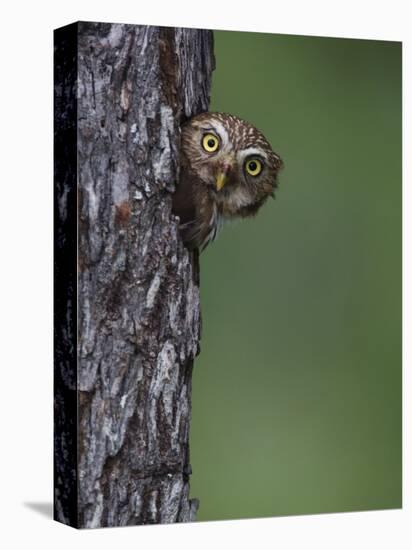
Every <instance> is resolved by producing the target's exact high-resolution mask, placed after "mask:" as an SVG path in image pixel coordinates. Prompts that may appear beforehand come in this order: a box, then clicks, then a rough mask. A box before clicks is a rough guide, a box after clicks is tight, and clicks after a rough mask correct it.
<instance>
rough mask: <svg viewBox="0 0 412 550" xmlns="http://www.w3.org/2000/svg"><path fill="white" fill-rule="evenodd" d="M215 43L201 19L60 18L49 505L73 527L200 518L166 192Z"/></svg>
mask: <svg viewBox="0 0 412 550" xmlns="http://www.w3.org/2000/svg"><path fill="white" fill-rule="evenodd" d="M212 50H213V36H212V33H211V31H203V30H194V29H193V30H192V29H178V28H159V27H147V26H136V25H120V24H106V23H83V22H80V23H76V24H74V25H70V26H68V27H63V28H62V29H59V30H57V31H56V32H55V319H56V332H55V518H56V519H57V520H58V521H61V522H63V523H67V524H70V525H73V526H76V527H81V528H82V527H104V526H117V525H135V524H144V523H169V522H181V521H191V520H193V519H195V512H196V509H197V501H195V500H190V499H189V475H190V473H191V468H190V464H189V422H190V415H191V376H192V366H193V360H194V358H195V356H196V355H197V353H198V352H199V337H200V304H199V267H198V258H197V254H196V253H195V252H189V251H188V250H186V249H185V248H184V246H183V244H182V242H181V240H180V237H179V233H178V220H177V218H175V217H174V216H173V215H172V214H171V194H172V193H173V191H174V189H175V185H176V183H177V182H178V179H179V135H180V125H181V123H182V122H183V121H184V120H185V119H186V118H189V117H191V116H193V115H195V114H197V113H199V112H202V111H206V110H208V102H209V91H210V83H211V72H212V70H213V52H212ZM76 133H77V143H76ZM76 157H77V159H76ZM76 226H77V236H76ZM76 256H77V259H76ZM76 262H77V265H76Z"/></svg>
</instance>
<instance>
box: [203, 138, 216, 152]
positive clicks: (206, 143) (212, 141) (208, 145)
mask: <svg viewBox="0 0 412 550" xmlns="http://www.w3.org/2000/svg"><path fill="white" fill-rule="evenodd" d="M202 145H203V149H204V150H205V151H207V152H208V153H214V152H215V151H217V150H218V148H219V140H218V138H217V136H215V134H205V135H204V136H203V139H202Z"/></svg>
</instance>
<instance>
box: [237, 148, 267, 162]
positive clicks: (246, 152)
mask: <svg viewBox="0 0 412 550" xmlns="http://www.w3.org/2000/svg"><path fill="white" fill-rule="evenodd" d="M250 156H254V157H259V158H261V159H263V160H268V156H267V154H266V153H265V151H263V150H262V149H257V148H256V147H248V148H247V149H243V151H242V158H246V157H250Z"/></svg>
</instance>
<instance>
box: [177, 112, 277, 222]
mask: <svg viewBox="0 0 412 550" xmlns="http://www.w3.org/2000/svg"><path fill="white" fill-rule="evenodd" d="M182 149H183V152H184V154H185V156H186V158H187V159H189V161H190V167H191V170H192V172H193V173H194V175H195V176H196V177H197V178H198V179H199V180H200V182H201V183H202V184H203V185H204V186H206V187H207V189H208V192H209V193H210V194H211V195H212V196H213V198H214V200H215V201H216V203H217V204H218V205H219V207H220V210H221V212H222V214H223V215H224V216H226V217H233V216H246V215H251V214H253V213H255V211H257V210H258V208H259V207H260V206H261V205H262V204H263V202H264V201H265V200H266V199H267V198H268V197H269V196H270V195H273V192H274V189H275V187H276V186H277V174H278V171H279V169H280V167H281V165H282V161H281V160H280V158H279V156H278V155H277V154H276V153H274V151H273V150H272V148H271V146H270V144H269V143H268V141H267V140H266V138H265V137H264V136H263V134H262V133H261V132H260V131H259V130H257V128H255V127H254V126H252V125H251V124H249V123H247V122H245V121H244V120H241V119H240V118H238V117H236V116H233V115H229V114H225V113H202V114H201V115H198V116H196V117H194V118H192V119H191V120H190V121H189V122H188V123H186V124H185V125H184V126H183V128H182Z"/></svg>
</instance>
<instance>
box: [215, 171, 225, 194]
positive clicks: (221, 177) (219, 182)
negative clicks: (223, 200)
mask: <svg viewBox="0 0 412 550" xmlns="http://www.w3.org/2000/svg"><path fill="white" fill-rule="evenodd" d="M226 182H227V174H224V173H223V172H219V174H218V175H217V178H216V189H217V190H218V191H220V190H221V189H222V188H223V187H224V185H225V183H226Z"/></svg>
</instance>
